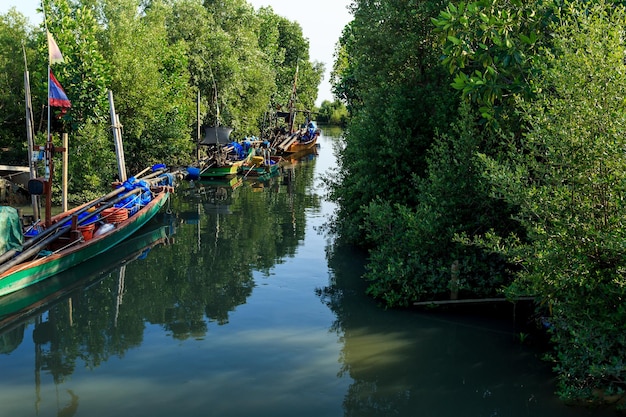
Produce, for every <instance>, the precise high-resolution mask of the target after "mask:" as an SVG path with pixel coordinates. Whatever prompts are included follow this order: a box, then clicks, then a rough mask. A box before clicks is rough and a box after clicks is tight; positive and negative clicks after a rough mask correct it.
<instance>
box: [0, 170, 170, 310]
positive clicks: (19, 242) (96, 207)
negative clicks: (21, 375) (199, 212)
mask: <svg viewBox="0 0 626 417" xmlns="http://www.w3.org/2000/svg"><path fill="white" fill-rule="evenodd" d="M144 171H145V170H144ZM175 179H176V174H174V173H169V172H167V169H166V168H165V167H164V166H154V167H152V172H151V173H150V174H148V175H146V176H144V177H141V176H137V177H133V178H130V179H128V180H126V181H125V182H123V183H119V184H117V188H115V190H114V191H112V192H110V193H109V194H107V195H105V196H103V197H100V198H98V199H95V200H93V201H90V202H88V203H86V204H83V205H81V206H79V207H76V208H73V209H71V210H68V211H65V212H63V213H60V214H57V215H56V216H53V217H51V218H50V220H47V221H46V222H45V223H44V224H43V225H39V224H35V225H33V226H31V227H29V228H28V229H27V230H22V226H21V222H20V218H19V214H18V211H17V210H16V209H15V208H12V207H8V206H6V207H0V227H1V228H2V229H3V230H0V232H1V233H0V237H1V239H0V243H1V244H0V296H3V295H6V294H9V293H11V292H14V291H17V290H20V289H23V288H26V287H28V286H30V285H33V284H36V283H38V282H41V281H43V280H45V279H46V278H49V277H51V276H53V275H55V274H58V273H60V272H63V271H65V270H67V269H69V268H71V267H73V266H75V265H78V264H80V263H82V262H85V261H88V260H90V259H92V258H94V257H96V256H98V255H100V254H103V253H104V252H106V251H107V250H109V249H110V248H112V247H114V246H115V245H117V244H118V243H120V242H121V241H123V240H124V239H126V238H127V237H129V236H130V235H132V234H133V233H135V232H136V231H137V230H139V229H140V228H141V227H142V226H143V225H144V224H146V223H147V222H148V221H149V220H150V219H151V218H152V217H154V215H155V214H157V213H158V212H159V210H160V209H161V208H162V207H163V205H164V204H165V203H166V202H167V200H168V198H169V195H170V192H171V191H172V190H173V187H174V181H175ZM0 302H1V299H0Z"/></svg>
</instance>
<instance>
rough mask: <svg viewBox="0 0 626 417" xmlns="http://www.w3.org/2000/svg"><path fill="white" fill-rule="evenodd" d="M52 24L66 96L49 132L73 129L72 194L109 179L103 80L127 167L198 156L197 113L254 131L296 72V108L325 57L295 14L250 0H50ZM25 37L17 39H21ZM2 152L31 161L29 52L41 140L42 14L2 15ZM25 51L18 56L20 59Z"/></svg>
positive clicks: (313, 92)
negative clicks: (30, 17) (315, 53)
mask: <svg viewBox="0 0 626 417" xmlns="http://www.w3.org/2000/svg"><path fill="white" fill-rule="evenodd" d="M43 5H44V7H45V11H46V13H45V15H46V21H47V28H48V30H49V31H50V32H51V33H52V35H53V37H54V39H55V40H56V43H57V44H58V46H59V48H60V50H61V52H62V53H63V57H64V62H63V63H59V64H54V65H53V66H52V71H53V73H54V75H55V76H56V78H57V79H58V80H59V82H60V84H61V85H62V86H63V88H64V90H65V92H66V93H67V96H68V98H69V99H70V101H71V103H72V107H71V109H69V111H67V112H66V113H62V112H60V111H59V109H56V108H53V114H54V115H55V117H54V120H53V126H52V132H53V133H54V136H55V141H57V140H58V133H60V132H67V133H69V137H70V158H69V160H70V165H71V166H70V168H69V172H70V179H69V187H70V193H71V195H72V194H73V195H74V198H75V199H85V198H87V197H88V196H89V194H90V193H94V194H99V193H101V191H102V190H103V189H106V187H108V186H109V183H110V181H111V180H112V179H113V178H114V176H115V173H116V172H117V171H116V169H115V164H114V161H115V158H114V153H113V146H112V143H113V141H112V140H111V133H110V127H109V126H110V125H111V121H110V113H109V103H108V97H107V91H108V90H110V91H112V92H113V97H114V101H115V109H116V112H117V113H118V114H119V119H120V122H121V124H122V125H123V140H124V148H125V153H126V157H125V159H126V164H127V168H128V171H129V172H130V173H131V174H132V173H135V172H138V171H139V170H141V169H143V168H145V167H146V166H149V165H151V164H153V163H157V162H158V163H161V162H163V163H166V164H168V165H178V164H181V165H184V164H187V163H190V162H192V161H193V160H194V155H195V152H194V150H195V143H196V139H197V127H196V126H197V118H198V117H197V104H196V102H197V97H198V96H199V97H200V112H199V113H200V123H201V124H203V125H214V124H216V123H219V124H221V125H227V126H230V127H233V128H234V129H235V130H234V132H233V138H235V139H236V138H242V137H244V136H251V135H254V136H258V135H259V134H260V133H261V130H262V129H263V127H264V122H265V121H266V120H267V118H266V117H265V114H266V113H267V112H268V110H270V109H274V110H275V109H277V108H280V106H285V105H287V103H288V101H289V97H290V95H291V92H292V84H293V81H294V77H295V74H296V71H297V72H298V102H297V103H296V105H297V107H298V109H312V108H313V106H314V102H315V99H316V97H317V88H318V85H319V84H320V81H321V77H322V74H323V70H324V68H323V64H321V63H317V62H310V60H309V43H308V40H307V39H306V38H304V37H303V34H302V28H301V27H300V25H299V24H298V23H296V22H292V21H289V20H287V19H285V18H284V17H281V16H278V15H276V14H275V13H274V12H273V10H272V9H271V8H261V9H260V10H258V11H255V10H254V9H253V7H252V6H250V5H249V4H248V3H247V2H246V1H245V0H231V1H228V2H221V1H213V0H205V1H202V0H171V1H170V0H150V1H140V0H105V1H97V2H96V1H90V0H78V1H70V0H45V1H44V2H43ZM22 45H23V46H24V48H22ZM0 46H1V48H0V74H2V75H1V76H0V87H1V88H2V90H1V91H2V92H3V93H2V95H1V97H0V108H2V112H0V147H2V148H3V152H2V158H1V159H2V160H1V162H2V163H5V164H20V165H25V164H26V158H27V157H28V156H27V151H26V149H27V142H26V134H25V126H26V122H25V116H24V114H25V111H24V61H25V60H26V63H27V65H28V69H29V72H30V84H31V90H32V96H33V109H34V113H35V114H34V119H35V128H36V134H37V140H36V143H37V144H38V145H39V144H43V143H44V141H45V132H46V110H45V105H46V101H47V77H46V72H47V65H48V45H47V41H46V33H45V29H44V26H43V24H42V25H41V27H32V26H30V24H29V22H28V21H27V20H26V19H25V17H24V16H22V15H21V14H19V13H18V12H16V11H15V10H11V11H9V12H8V13H7V14H5V15H0ZM24 57H25V59H24Z"/></svg>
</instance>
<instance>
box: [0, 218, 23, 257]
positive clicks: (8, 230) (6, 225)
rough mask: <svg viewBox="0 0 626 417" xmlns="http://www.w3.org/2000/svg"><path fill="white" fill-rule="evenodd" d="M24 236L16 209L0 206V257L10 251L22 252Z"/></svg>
mask: <svg viewBox="0 0 626 417" xmlns="http://www.w3.org/2000/svg"><path fill="white" fill-rule="evenodd" d="M23 242H24V236H23V235H22V226H21V225H20V215H19V213H18V212H17V209H15V208H13V207H9V206H0V255H1V254H3V253H5V252H8V251H10V250H12V249H17V250H22V243H23Z"/></svg>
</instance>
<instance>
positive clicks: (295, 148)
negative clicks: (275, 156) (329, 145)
mask: <svg viewBox="0 0 626 417" xmlns="http://www.w3.org/2000/svg"><path fill="white" fill-rule="evenodd" d="M318 137H319V135H315V137H314V138H313V139H311V140H310V141H308V142H294V143H292V144H291V145H289V146H288V147H287V148H285V150H283V151H282V152H281V153H280V155H283V156H288V157H291V158H293V157H296V156H298V155H304V154H307V153H309V152H312V151H313V150H314V149H315V148H316V146H317V138H318Z"/></svg>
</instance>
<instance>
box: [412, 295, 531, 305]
mask: <svg viewBox="0 0 626 417" xmlns="http://www.w3.org/2000/svg"><path fill="white" fill-rule="evenodd" d="M534 299H535V297H518V298H515V299H513V300H511V299H509V298H504V297H502V298H466V299H462V300H433V301H417V302H415V303H413V305H414V306H430V305H433V306H436V305H450V304H479V303H502V302H510V303H514V302H516V301H532V300H534Z"/></svg>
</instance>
